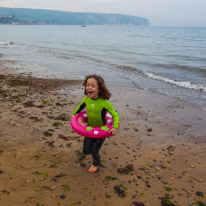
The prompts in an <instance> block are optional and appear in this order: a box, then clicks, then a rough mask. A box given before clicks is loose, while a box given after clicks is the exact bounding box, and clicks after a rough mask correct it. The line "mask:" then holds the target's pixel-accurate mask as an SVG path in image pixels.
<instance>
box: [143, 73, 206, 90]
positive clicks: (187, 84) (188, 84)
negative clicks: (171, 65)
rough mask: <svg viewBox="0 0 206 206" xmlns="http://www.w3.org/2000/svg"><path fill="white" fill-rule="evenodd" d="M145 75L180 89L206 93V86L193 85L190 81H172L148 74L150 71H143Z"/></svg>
mask: <svg viewBox="0 0 206 206" xmlns="http://www.w3.org/2000/svg"><path fill="white" fill-rule="evenodd" d="M143 73H144V74H145V75H146V76H147V77H149V78H151V79H155V80H160V81H163V82H166V83H169V84H173V85H177V86H179V87H184V88H187V89H195V90H199V91H204V92H206V85H200V84H196V83H192V82H189V81H181V80H175V79H170V78H167V77H163V76H161V75H158V74H154V73H152V72H148V71H143Z"/></svg>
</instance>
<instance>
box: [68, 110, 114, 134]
mask: <svg viewBox="0 0 206 206" xmlns="http://www.w3.org/2000/svg"><path fill="white" fill-rule="evenodd" d="M87 119H88V118H87V112H86V111H83V112H80V113H79V114H77V115H75V116H74V117H73V118H72V121H71V127H72V129H73V130H74V131H75V132H76V133H78V134H80V135H82V136H85V137H89V138H105V137H108V136H111V133H110V132H109V131H110V130H111V129H112V128H113V118H112V115H111V114H110V113H109V112H107V113H106V117H105V120H106V124H105V125H104V126H100V127H92V126H88V125H87Z"/></svg>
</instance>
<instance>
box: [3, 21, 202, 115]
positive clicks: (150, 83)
mask: <svg viewBox="0 0 206 206" xmlns="http://www.w3.org/2000/svg"><path fill="white" fill-rule="evenodd" d="M0 54H3V56H2V57H1V59H4V60H16V64H17V62H18V65H14V66H16V67H17V68H18V69H19V72H22V73H23V72H27V73H31V74H32V75H34V76H39V77H53V78H64V79H84V77H85V75H87V74H93V73H95V74H99V75H102V76H103V77H104V78H105V81H106V82H107V83H108V84H110V85H117V86H128V87H138V88H141V89H147V90H150V91H153V92H157V93H160V94H164V95H169V96H174V97H178V98H181V99H183V100H186V101H188V102H190V103H192V104H195V105H197V106H199V107H200V108H201V109H203V110H204V111H206V28H180V27H178V28H174V27H173V28H169V27H140V26H123V25H121V26H116V25H115V26H114V25H101V26H96V25H95V26H94V25H91V26H86V27H81V26H60V25H58V26H57V25H25V26H23V25H1V26H0Z"/></svg>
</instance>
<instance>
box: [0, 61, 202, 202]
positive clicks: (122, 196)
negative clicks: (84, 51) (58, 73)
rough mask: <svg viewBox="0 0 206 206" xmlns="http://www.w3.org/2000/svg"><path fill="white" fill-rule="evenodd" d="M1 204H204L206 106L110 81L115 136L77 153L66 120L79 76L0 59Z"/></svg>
mask: <svg viewBox="0 0 206 206" xmlns="http://www.w3.org/2000/svg"><path fill="white" fill-rule="evenodd" d="M0 71H1V73H0V74H1V75H0V110H1V113H0V119H1V126H0V180H1V181H0V205H1V206H8V205H9V206H19V205H26V206H27V205H28V206H31V205H35V206H36V205H44V206H57V205H61V206H64V205H65V206H68V205H82V206H92V205H98V206H103V205H113V206H119V205H121V206H128V205H135V206H144V205H145V206H158V205H164V206H167V205H170V206H171V205H178V206H184V205H189V204H190V205H204V204H206V172H205V171H206V155H205V152H206V129H205V122H206V112H204V111H201V110H199V108H197V107H195V106H194V105H190V104H188V103H187V102H183V101H181V100H179V99H175V98H170V97H167V96H161V95H158V94H153V93H151V92H149V91H143V90H139V89H137V88H126V87H121V88H119V87H114V86H111V87H109V89H110V90H111V92H112V98H111V100H110V101H111V102H112V105H113V106H114V108H115V109H116V110H117V111H118V113H119V115H120V129H119V132H118V135H116V136H114V137H111V138H107V139H106V141H105V143H104V145H103V146H102V148H101V150H100V155H101V160H102V161H101V167H100V168H99V170H98V172H97V173H94V174H90V173H89V172H88V168H89V167H90V165H91V163H92V160H91V157H90V156H87V157H85V156H84V155H83V154H82V145H83V137H81V136H79V135H78V134H76V133H74V132H73V131H72V129H71V127H70V120H71V116H72V113H73V111H74V109H75V108H76V107H77V105H78V104H79V103H80V101H81V100H82V97H83V87H82V85H81V82H80V81H74V80H57V79H55V80H54V79H37V78H32V77H28V76H23V75H19V74H16V72H15V71H14V70H11V69H9V68H6V67H5V66H4V65H3V64H2V63H1V64H0Z"/></svg>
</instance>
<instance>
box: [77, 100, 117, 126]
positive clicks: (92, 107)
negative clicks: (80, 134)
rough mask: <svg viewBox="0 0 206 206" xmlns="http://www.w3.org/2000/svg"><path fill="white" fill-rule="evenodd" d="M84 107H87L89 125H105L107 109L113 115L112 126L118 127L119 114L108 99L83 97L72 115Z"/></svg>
mask: <svg viewBox="0 0 206 206" xmlns="http://www.w3.org/2000/svg"><path fill="white" fill-rule="evenodd" d="M85 107H86V109H87V116H88V124H89V126H93V127H100V126H103V125H105V124H106V121H105V116H106V112H107V111H108V112H109V113H110V114H111V115H112V117H113V128H115V129H118V126H119V115H118V113H117V112H116V111H115V110H114V108H113V107H112V105H111V103H110V102H109V101H108V100H106V99H103V98H98V99H92V98H90V97H84V98H83V100H82V102H81V103H80V104H79V106H78V107H77V108H76V110H75V111H74V113H73V115H76V114H78V113H79V112H81V111H82V110H83V109H84V108H85Z"/></svg>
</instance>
